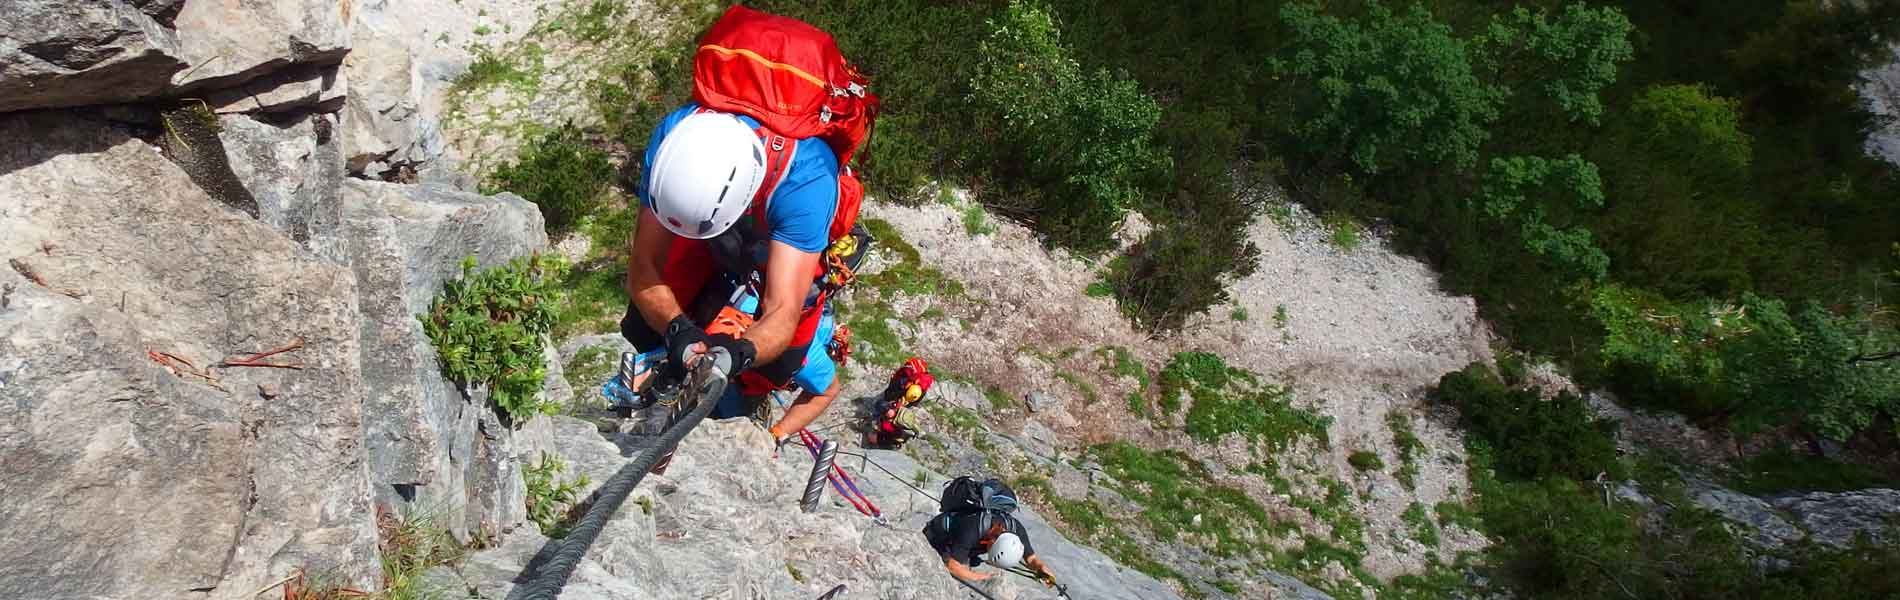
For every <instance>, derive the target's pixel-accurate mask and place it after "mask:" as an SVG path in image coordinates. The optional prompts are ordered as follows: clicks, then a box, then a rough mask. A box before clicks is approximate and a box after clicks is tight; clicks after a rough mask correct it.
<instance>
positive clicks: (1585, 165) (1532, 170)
mask: <svg viewBox="0 0 1900 600" xmlns="http://www.w3.org/2000/svg"><path fill="white" fill-rule="evenodd" d="M1480 189H1481V191H1480V192H1479V195H1478V198H1477V202H1476V203H1477V204H1479V205H1480V206H1483V207H1484V214H1485V215H1486V216H1487V217H1489V218H1490V219H1492V220H1493V221H1497V222H1500V223H1503V224H1505V225H1508V226H1510V227H1513V228H1515V229H1516V230H1517V232H1518V238H1519V239H1520V240H1521V241H1522V243H1523V244H1524V247H1525V249H1527V250H1529V251H1530V252H1531V253H1532V254H1536V255H1538V256H1540V257H1543V258H1544V259H1546V260H1548V261H1550V262H1551V263H1552V264H1553V265H1554V266H1555V267H1556V268H1557V269H1559V270H1561V271H1562V272H1564V273H1566V274H1569V275H1570V276H1571V277H1582V278H1588V279H1592V280H1595V279H1602V278H1603V277H1604V275H1606V274H1608V273H1609V269H1610V257H1609V255H1607V254H1604V253H1603V250H1602V249H1601V248H1598V247H1597V245H1596V243H1595V242H1594V241H1592V239H1591V233H1590V230H1589V229H1586V228H1584V227H1582V226H1574V225H1572V226H1566V225H1563V224H1553V223H1552V221H1553V220H1555V219H1556V217H1555V216H1554V214H1553V213H1555V214H1561V213H1562V212H1564V209H1570V208H1577V209H1593V208H1601V207H1602V206H1603V184H1602V180H1600V179H1598V176H1597V166H1596V165H1595V164H1593V163H1591V162H1590V161H1587V160H1584V159H1583V158H1582V157H1580V156H1577V155H1575V154H1572V155H1569V156H1565V157H1563V158H1559V159H1545V158H1542V157H1537V156H1512V157H1508V158H1493V159H1491V169H1490V170H1489V171H1486V172H1485V175H1484V185H1483V186H1482V187H1481V188H1480ZM1556 202H1563V203H1565V204H1564V205H1563V206H1549V205H1547V204H1546V203H1556Z"/></svg>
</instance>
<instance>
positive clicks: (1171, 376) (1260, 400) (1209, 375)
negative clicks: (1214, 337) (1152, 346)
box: [1161, 352, 1332, 451]
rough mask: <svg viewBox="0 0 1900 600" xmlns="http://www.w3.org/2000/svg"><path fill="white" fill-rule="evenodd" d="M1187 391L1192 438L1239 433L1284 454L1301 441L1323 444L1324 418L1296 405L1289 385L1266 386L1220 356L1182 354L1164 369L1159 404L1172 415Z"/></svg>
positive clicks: (1209, 439)
mask: <svg viewBox="0 0 1900 600" xmlns="http://www.w3.org/2000/svg"><path fill="white" fill-rule="evenodd" d="M1183 392H1185V393H1186V394H1187V396H1188V397H1189V398H1190V399H1191V400H1192V401H1193V404H1192V405H1191V406H1189V407H1188V413H1187V418H1186V423H1187V426H1186V429H1187V433H1188V435H1189V436H1191V437H1193V438H1195V439H1197V440H1200V441H1203V442H1210V443H1211V442H1216V441H1219V440H1220V438H1221V436H1223V435H1227V434H1229V433H1239V434H1242V435H1245V436H1247V439H1248V440H1250V441H1252V442H1254V443H1259V444H1264V445H1265V446H1266V447H1267V448H1269V449H1272V450H1276V451H1277V450H1284V449H1286V448H1287V447H1289V446H1291V445H1292V444H1293V443H1294V442H1295V441H1297V440H1298V439H1299V438H1302V437H1311V438H1313V439H1316V440H1319V442H1320V443H1322V444H1324V443H1326V442H1327V441H1328V439H1329V438H1328V436H1327V434H1326V428H1327V427H1328V426H1330V425H1331V424H1332V418H1331V417H1325V416H1321V415H1318V414H1315V413H1313V412H1312V411H1308V410H1305V409H1302V408H1297V407H1294V406H1293V404H1292V401H1291V400H1292V397H1293V392H1292V390H1291V389H1289V388H1287V387H1285V386H1278V385H1273V384H1269V383H1263V382H1261V381H1260V378H1259V377H1258V376H1257V375H1255V374H1254V373H1251V372H1249V371H1246V370H1244V369H1237V368H1230V367H1228V366H1227V364H1226V363H1225V362H1222V361H1221V359H1220V357H1219V356H1216V355H1214V354H1210V353H1206V352H1181V353H1177V354H1175V355H1174V358H1173V359H1172V360H1170V361H1168V365H1167V366H1166V367H1164V368H1163V369H1162V370H1161V405H1162V408H1163V409H1165V410H1167V411H1168V412H1170V413H1172V412H1174V411H1175V410H1177V409H1178V408H1179V404H1178V403H1179V398H1180V396H1181V394H1182V393H1183Z"/></svg>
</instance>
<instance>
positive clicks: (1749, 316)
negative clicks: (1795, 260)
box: [1590, 286, 1900, 439]
mask: <svg viewBox="0 0 1900 600" xmlns="http://www.w3.org/2000/svg"><path fill="white" fill-rule="evenodd" d="M1590 306H1591V314H1592V316H1594V317H1595V318H1596V319H1597V320H1598V322H1600V323H1602V325H1603V327H1604V329H1605V330H1606V332H1607V335H1606V336H1605V338H1604V341H1603V348H1602V357H1603V361H1604V363H1605V365H1607V366H1608V367H1609V368H1610V369H1611V372H1612V374H1613V376H1614V377H1615V379H1614V382H1615V383H1616V385H1617V387H1618V390H1619V391H1621V392H1623V393H1624V395H1625V396H1627V397H1629V398H1630V399H1631V400H1634V401H1637V402H1643V403H1648V404H1654V405H1659V406H1663V407H1667V408H1671V409H1674V410H1680V411H1683V412H1686V413H1689V414H1691V415H1702V416H1708V415H1714V416H1721V417H1724V418H1726V419H1727V420H1729V421H1731V422H1732V423H1733V424H1735V425H1736V426H1738V427H1741V428H1743V429H1754V428H1760V427H1765V426H1773V425H1780V424H1783V423H1787V422H1791V421H1797V420H1798V421H1800V422H1802V423H1804V424H1806V425H1807V426H1808V427H1809V428H1810V429H1811V430H1813V431H1815V432H1817V433H1821V434H1823V435H1827V436H1830V437H1833V438H1835V439H1846V438H1847V437H1848V436H1851V435H1853V434H1855V433H1857V432H1860V431H1862V430H1865V429H1867V428H1868V427H1869V426H1871V425H1872V424H1873V423H1874V422H1875V420H1876V419H1877V418H1879V417H1880V416H1881V415H1887V416H1895V415H1900V367H1897V366H1896V365H1894V364H1892V363H1893V361H1891V360H1889V361H1864V360H1858V357H1862V356H1863V352H1862V349H1863V346H1864V344H1865V342H1866V341H1867V340H1866V339H1863V338H1861V337H1860V336H1856V335H1853V334H1851V333H1850V331H1851V329H1850V328H1851V327H1853V326H1854V324H1853V322H1852V321H1851V320H1848V319H1842V318H1839V317H1835V316H1833V315H1831V314H1829V313H1828V312H1827V311H1826V310H1824V309H1822V308H1821V307H1820V306H1819V305H1815V304H1808V305H1806V306H1803V307H1802V308H1801V309H1800V310H1799V311H1797V312H1795V313H1794V314H1789V312H1788V309H1787V307H1786V305H1785V304H1783V303H1782V302H1780V301H1778V300H1770V299H1766V298H1762V297H1759V296H1755V295H1753V294H1744V295H1743V296H1742V301H1741V302H1740V303H1736V304H1727V303H1718V302H1712V301H1705V302H1695V303H1682V304H1677V303H1671V302H1668V301H1665V300H1663V299H1661V298H1658V297H1656V296H1654V295H1652V294H1647V293H1644V292H1641V291H1639V290H1634V289H1630V288H1625V287H1621V286H1606V287H1604V288H1602V289H1600V290H1598V291H1597V293H1596V294H1595V296H1594V297H1593V298H1592V301H1591V305H1590ZM1873 339H1876V340H1877V339H1879V338H1877V337H1876V338H1873Z"/></svg>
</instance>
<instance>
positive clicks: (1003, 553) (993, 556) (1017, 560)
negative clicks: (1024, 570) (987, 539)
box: [985, 531, 1023, 569]
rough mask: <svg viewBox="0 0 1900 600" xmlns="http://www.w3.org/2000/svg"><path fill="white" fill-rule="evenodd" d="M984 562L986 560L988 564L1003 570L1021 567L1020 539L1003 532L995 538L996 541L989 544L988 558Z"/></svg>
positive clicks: (1021, 543) (1021, 546)
mask: <svg viewBox="0 0 1900 600" xmlns="http://www.w3.org/2000/svg"><path fill="white" fill-rule="evenodd" d="M985 560H988V561H989V562H990V564H993V565H996V566H999V567H1002V568H1005V569H1014V568H1016V567H1019V566H1022V564H1023V540H1022V538H1018V537H1016V534H1014V533H1010V532H1007V531H1005V532H1003V534H1002V535H999V536H996V541H995V542H992V543H990V556H989V558H987V559H985Z"/></svg>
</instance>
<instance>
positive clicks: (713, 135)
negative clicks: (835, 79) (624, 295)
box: [620, 105, 838, 441]
mask: <svg viewBox="0 0 1900 600" xmlns="http://www.w3.org/2000/svg"><path fill="white" fill-rule="evenodd" d="M754 127H757V121H753V120H752V119H750V118H748V117H745V116H742V115H734V114H730V113H722V112H708V111H702V110H701V109H700V107H699V106H697V105H687V106H685V107H683V108H680V109H679V110H676V111H674V112H673V113H672V114H671V115H668V116H667V117H666V118H665V119H663V120H662V121H661V122H660V126H659V127H658V128H657V129H656V130H655V131H654V133H653V137H652V139H651V141H650V142H649V143H648V146H647V148H648V150H647V153H646V159H645V162H644V164H645V165H646V170H645V172H646V173H647V177H646V181H645V184H646V185H644V186H641V188H640V193H639V196H640V200H641V210H640V216H639V220H638V225H637V226H636V232H635V233H634V236H633V242H632V248H631V253H630V256H629V257H628V264H627V292H628V294H629V296H630V297H631V299H632V302H631V303H630V304H629V305H628V307H627V314H626V316H625V317H624V318H623V319H621V321H620V332H621V335H623V336H625V337H626V338H627V341H628V342H629V343H632V344H633V346H634V349H635V350H636V351H638V352H641V353H647V352H651V351H654V350H655V349H660V348H664V349H665V350H666V352H667V358H668V362H669V364H670V365H676V366H677V368H684V367H685V366H686V365H687V364H688V360H689V358H691V357H693V356H695V355H697V354H699V353H703V352H705V351H707V350H708V349H709V348H713V347H718V348H725V349H726V351H727V352H729V353H731V355H732V359H733V373H732V374H733V375H735V376H736V375H738V374H740V373H742V372H746V371H751V372H752V373H755V374H756V375H758V376H759V377H761V378H763V379H764V380H765V381H766V382H768V383H770V384H771V385H772V387H778V386H781V385H783V384H785V383H787V382H788V381H792V382H795V383H797V384H798V386H799V388H800V389H802V390H804V392H803V393H801V394H800V397H799V398H798V399H797V400H796V401H794V402H793V404H792V406H791V407H790V408H788V409H786V411H785V415H784V416H783V418H781V419H780V420H779V422H778V423H776V424H773V425H772V426H771V428H770V431H771V432H772V436H773V439H774V440H779V441H783V440H784V439H785V438H786V437H788V436H790V435H792V434H794V433H797V432H798V430H800V429H804V428H805V426H806V425H808V424H810V423H811V422H812V420H813V419H816V418H817V417H818V415H819V414H820V413H822V412H823V411H824V410H825V408H826V407H827V406H829V405H830V404H831V401H832V399H833V398H835V397H836V396H837V393H838V389H837V380H836V376H835V375H836V373H835V367H834V365H833V363H832V362H831V359H830V357H829V356H828V355H827V354H826V353H825V352H823V351H822V349H823V348H824V346H825V344H826V343H828V342H829V341H830V340H829V336H826V337H825V338H824V339H818V338H817V337H816V335H811V336H809V337H807V338H806V339H804V340H795V339H794V338H795V337H796V334H797V333H799V332H798V329H799V325H800V320H801V318H802V317H803V316H804V313H805V308H806V303H807V293H808V290H809V289H810V288H811V287H812V275H811V273H812V272H814V271H816V270H817V269H818V267H819V264H820V263H819V261H820V260H821V253H822V252H824V250H825V247H826V244H827V240H826V237H825V232H826V231H827V230H828V229H829V228H830V227H831V218H832V211H833V204H834V202H835V198H836V196H837V177H838V162H837V159H836V157H835V156H834V155H833V154H832V153H831V152H830V150H829V149H828V148H826V147H825V144H823V143H810V144H804V145H801V146H800V152H799V154H798V156H796V157H794V158H793V160H792V162H791V164H790V165H789V166H788V167H787V169H786V172H785V174H784V175H783V177H782V179H781V181H780V182H779V184H778V186H777V188H776V189H774V190H771V191H770V193H769V194H765V195H764V197H765V201H766V202H767V203H768V204H767V208H766V210H765V225H764V228H765V229H766V230H767V231H769V234H767V235H769V237H768V238H767V239H766V240H764V241H765V244H764V246H765V247H764V250H765V260H764V261H763V265H762V269H763V271H764V277H763V285H756V284H755V287H757V288H758V290H757V291H758V292H759V293H758V297H757V303H758V307H759V309H760V311H759V313H760V314H759V316H758V317H757V319H756V321H754V322H753V323H751V325H750V326H749V327H746V328H745V329H744V333H743V334H742V335H737V336H735V335H732V334H731V333H720V334H716V335H708V334H707V333H706V329H705V324H706V323H708V322H709V321H710V320H711V319H710V318H708V317H706V316H702V317H700V318H698V319H695V318H694V317H693V315H689V314H688V309H689V308H694V307H693V306H692V303H695V301H699V302H698V303H700V304H704V303H705V302H706V300H711V301H713V302H716V303H718V304H714V305H713V306H712V309H713V311H712V312H714V314H716V313H717V311H718V310H720V309H723V308H724V306H720V305H719V304H723V303H724V300H725V294H720V293H717V292H714V293H711V294H705V295H702V294H701V292H702V291H712V290H718V291H725V292H731V291H734V288H735V287H738V286H740V285H742V282H743V280H741V279H738V278H739V277H747V276H750V275H751V274H750V273H745V274H738V273H733V272H732V271H733V268H734V267H735V266H736V265H732V264H724V263H728V262H731V261H730V258H731V257H723V256H722V257H715V256H714V250H713V249H712V248H711V246H713V245H714V244H720V245H722V246H724V247H722V248H721V249H720V251H721V252H730V251H732V250H735V249H736V250H738V251H740V252H748V251H751V250H753V249H751V248H745V247H744V246H747V245H751V246H757V245H758V244H756V243H754V244H747V243H746V241H745V240H740V239H732V240H719V241H717V242H709V241H708V240H711V239H714V238H718V237H720V236H721V235H723V234H727V233H729V232H734V231H733V230H734V229H735V228H734V225H736V224H738V223H739V221H740V220H741V219H742V218H743V217H746V215H747V212H748V210H747V208H748V204H749V201H750V200H751V198H752V197H753V196H754V195H755V194H757V193H758V191H759V186H760V183H761V180H762V179H763V178H764V176H765V173H764V170H765V165H764V164H763V163H762V162H759V161H758V160H756V157H757V156H758V155H759V153H760V150H759V147H760V142H759V138H758V136H757V135H755V134H754V133H753V128H754ZM734 233H736V232H734ZM735 237H737V236H735ZM735 246H736V247H737V248H734V247H735ZM740 258H745V257H740ZM721 259H726V260H721ZM722 268H723V270H724V272H722V273H721V272H715V271H720V270H722ZM740 268H742V267H740ZM716 276H722V277H721V278H722V279H724V280H723V281H719V282H715V283H714V285H712V286H710V288H711V290H707V289H706V288H708V287H709V286H708V285H707V284H708V280H709V279H713V278H714V277H716ZM820 318H821V319H822V320H829V319H830V318H831V317H830V315H828V314H826V315H822V316H821V317H820ZM819 329H829V328H827V327H823V324H822V323H821V324H820V327H819ZM813 333H818V332H816V331H815V332H813ZM814 347H816V348H819V349H820V350H819V351H817V352H812V351H811V350H812V348H814ZM667 375H669V376H672V375H677V373H674V374H667Z"/></svg>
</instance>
